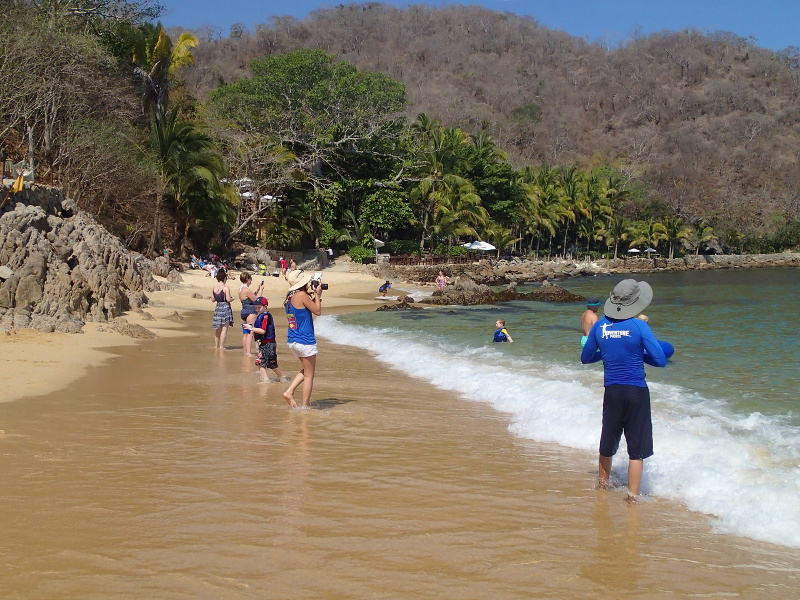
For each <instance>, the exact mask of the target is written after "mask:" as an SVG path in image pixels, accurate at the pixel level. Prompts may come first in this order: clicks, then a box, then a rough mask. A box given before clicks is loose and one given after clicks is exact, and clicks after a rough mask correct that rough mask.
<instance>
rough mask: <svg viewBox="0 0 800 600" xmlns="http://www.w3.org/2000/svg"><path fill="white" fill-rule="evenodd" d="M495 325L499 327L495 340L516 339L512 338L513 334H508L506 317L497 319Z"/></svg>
mask: <svg viewBox="0 0 800 600" xmlns="http://www.w3.org/2000/svg"><path fill="white" fill-rule="evenodd" d="M494 326H495V327H497V331H495V332H494V340H492V341H495V342H513V341H514V340H512V339H511V336H510V335H509V334H508V329H506V320H505V319H497V321H495V322H494Z"/></svg>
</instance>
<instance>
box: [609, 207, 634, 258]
mask: <svg viewBox="0 0 800 600" xmlns="http://www.w3.org/2000/svg"><path fill="white" fill-rule="evenodd" d="M630 234H631V223H630V221H628V219H626V218H625V217H623V216H622V215H619V214H613V215H611V216H610V217H609V218H608V219H607V220H606V228H605V239H606V243H607V244H608V246H609V247H610V246H611V244H614V259H616V258H617V256H618V254H619V243H620V242H624V241H625V240H627V239H628V236H629V235H630Z"/></svg>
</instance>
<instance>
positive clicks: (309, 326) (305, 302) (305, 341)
mask: <svg viewBox="0 0 800 600" xmlns="http://www.w3.org/2000/svg"><path fill="white" fill-rule="evenodd" d="M287 279H288V281H289V293H288V294H286V300H285V301H284V303H283V306H284V308H285V310H286V318H287V320H288V321H289V333H288V335H287V340H286V341H287V343H288V346H289V350H290V351H291V352H292V354H294V355H295V356H296V357H297V358H298V359H299V360H300V364H301V366H302V368H301V369H300V372H299V373H298V374H297V375H295V378H294V380H293V381H292V383H291V385H290V386H289V389H287V390H286V391H285V392H284V393H283V397H284V398H285V399H286V402H288V403H289V406H291V407H292V408H296V407H297V402H295V400H294V392H295V390H296V389H297V388H298V387H299V386H300V384H301V383H302V384H303V406H304V407H305V406H308V405H309V403H310V402H311V391H312V389H313V387H314V370H315V368H316V366H317V338H316V337H315V336H314V316H319V315H321V314H322V286H321V285H319V281H317V280H315V279H314V274H313V273H307V272H305V271H303V270H294V271H292V272H291V273H289V275H287Z"/></svg>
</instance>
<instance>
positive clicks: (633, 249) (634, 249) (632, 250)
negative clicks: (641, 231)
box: [628, 248, 641, 254]
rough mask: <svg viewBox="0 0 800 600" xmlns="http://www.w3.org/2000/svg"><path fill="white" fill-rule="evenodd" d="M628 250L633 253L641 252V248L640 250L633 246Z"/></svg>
mask: <svg viewBox="0 0 800 600" xmlns="http://www.w3.org/2000/svg"><path fill="white" fill-rule="evenodd" d="M628 252H630V253H631V254H639V253H640V252H641V250H639V249H638V248H631V249H630V250H628Z"/></svg>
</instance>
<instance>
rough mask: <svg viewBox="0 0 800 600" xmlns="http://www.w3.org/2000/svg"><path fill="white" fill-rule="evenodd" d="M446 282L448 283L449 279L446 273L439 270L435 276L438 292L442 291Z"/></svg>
mask: <svg viewBox="0 0 800 600" xmlns="http://www.w3.org/2000/svg"><path fill="white" fill-rule="evenodd" d="M448 283H450V279H449V278H448V277H447V275H445V274H444V273H442V272H441V271H439V274H438V275H437V276H436V287H437V289H438V290H439V291H440V292H442V291H444V288H445V287H446V286H447V284H448Z"/></svg>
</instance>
